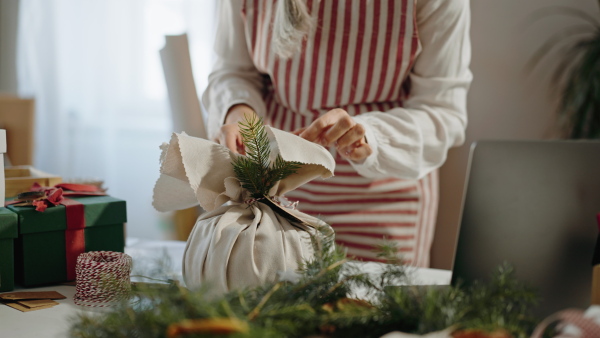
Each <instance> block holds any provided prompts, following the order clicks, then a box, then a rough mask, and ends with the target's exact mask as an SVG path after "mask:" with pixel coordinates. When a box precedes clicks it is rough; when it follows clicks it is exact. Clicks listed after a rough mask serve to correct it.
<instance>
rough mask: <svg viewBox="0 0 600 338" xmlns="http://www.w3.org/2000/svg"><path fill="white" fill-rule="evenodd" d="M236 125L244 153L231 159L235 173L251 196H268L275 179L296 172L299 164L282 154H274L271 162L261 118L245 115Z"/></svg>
mask: <svg viewBox="0 0 600 338" xmlns="http://www.w3.org/2000/svg"><path fill="white" fill-rule="evenodd" d="M239 125H240V134H241V135H242V142H243V143H244V146H245V148H246V156H238V157H236V158H234V159H233V170H234V172H235V175H236V177H237V178H238V179H239V180H240V182H241V184H242V187H243V188H244V189H246V190H248V191H250V193H251V194H252V197H254V198H261V197H265V196H269V190H271V188H273V186H275V184H276V183H277V182H279V181H280V180H282V179H284V178H286V177H288V176H290V175H292V174H295V173H296V172H297V171H298V169H300V166H301V165H302V164H301V163H299V162H290V161H285V160H284V159H283V158H282V157H281V155H277V157H276V158H275V161H274V162H273V163H271V162H270V156H271V146H270V141H269V138H268V136H267V132H266V131H265V126H264V124H263V121H262V119H260V118H258V117H256V116H253V117H251V118H248V117H246V120H245V121H244V122H240V124H239Z"/></svg>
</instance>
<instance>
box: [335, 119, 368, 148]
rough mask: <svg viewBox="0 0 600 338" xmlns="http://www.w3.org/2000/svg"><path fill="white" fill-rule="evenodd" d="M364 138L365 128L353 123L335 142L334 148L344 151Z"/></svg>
mask: <svg viewBox="0 0 600 338" xmlns="http://www.w3.org/2000/svg"><path fill="white" fill-rule="evenodd" d="M364 137H365V127H363V126H362V124H358V123H355V124H354V126H353V127H352V128H351V129H350V130H348V131H347V132H346V133H345V134H344V135H342V136H341V137H340V138H338V139H337V141H336V146H337V148H338V150H339V149H344V148H346V147H348V146H350V145H353V144H354V143H357V142H361V143H362V141H363V140H364Z"/></svg>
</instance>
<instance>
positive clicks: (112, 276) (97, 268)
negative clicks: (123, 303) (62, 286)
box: [73, 251, 132, 307]
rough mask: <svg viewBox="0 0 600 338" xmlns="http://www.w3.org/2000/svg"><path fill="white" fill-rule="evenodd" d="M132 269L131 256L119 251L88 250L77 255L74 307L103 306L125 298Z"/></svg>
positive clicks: (128, 292)
mask: <svg viewBox="0 0 600 338" xmlns="http://www.w3.org/2000/svg"><path fill="white" fill-rule="evenodd" d="M131 266H132V259H131V256H129V255H127V254H124V253H122V252H112V251H91V252H86V253H82V254H81V255H79V257H77V266H76V267H75V273H76V278H77V279H76V281H77V284H76V287H75V297H74V299H73V300H74V302H75V304H77V305H83V306H91V307H106V306H112V305H114V304H116V303H117V302H119V301H120V300H122V299H124V298H126V297H128V296H129V294H130V292H131V282H130V278H129V275H130V274H131Z"/></svg>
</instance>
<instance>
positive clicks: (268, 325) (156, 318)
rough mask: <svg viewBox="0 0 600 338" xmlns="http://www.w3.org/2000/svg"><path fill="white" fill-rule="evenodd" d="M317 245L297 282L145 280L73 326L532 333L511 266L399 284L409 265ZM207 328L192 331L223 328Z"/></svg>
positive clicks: (83, 331) (122, 330)
mask: <svg viewBox="0 0 600 338" xmlns="http://www.w3.org/2000/svg"><path fill="white" fill-rule="evenodd" d="M317 244H318V246H319V247H320V250H319V251H318V252H317V254H316V255H315V256H314V258H313V259H312V260H310V261H307V262H304V263H303V264H302V267H301V269H300V271H299V272H300V273H301V275H302V278H301V279H300V280H299V281H298V282H297V283H291V282H278V283H269V284H266V285H262V286H259V287H256V288H248V289H244V290H235V291H232V292H229V293H227V294H225V295H223V296H219V297H215V295H214V294H211V293H210V287H208V286H206V287H204V288H202V289H200V290H188V289H186V288H183V287H181V286H179V285H178V284H176V283H171V284H168V285H167V284H162V285H161V284H156V285H147V284H141V285H139V286H138V287H136V289H135V290H134V295H135V296H134V298H133V299H134V300H135V301H134V302H131V301H130V302H125V303H123V304H121V305H120V306H118V307H116V308H114V309H113V310H112V311H111V312H109V313H106V314H101V315H87V314H81V315H80V316H79V318H77V319H76V320H75V324H74V325H73V327H72V328H71V332H70V334H71V336H72V337H82V338H83V337H106V338H119V337H165V336H166V332H168V331H169V330H170V331H169V332H177V331H178V330H179V331H182V332H185V330H186V327H187V326H185V325H190V323H192V324H196V325H197V326H202V325H204V324H205V323H211V322H215V323H221V324H222V323H227V320H223V319H231V320H230V322H232V327H231V328H227V327H225V328H222V329H224V330H225V329H229V330H228V332H232V334H231V335H229V336H228V337H251V338H253V337H308V336H319V337H380V336H382V335H384V334H386V333H389V332H392V331H402V332H407V333H417V334H424V333H429V332H434V331H440V330H443V329H446V328H448V327H454V328H456V329H457V330H470V329H472V330H478V331H482V332H498V331H502V332H506V333H508V334H511V335H513V336H514V337H526V336H528V335H529V334H530V333H531V332H532V331H533V328H534V327H535V322H536V321H535V320H534V319H533V318H532V317H531V316H530V310H531V307H532V305H533V304H534V302H535V294H534V293H533V292H532V291H531V290H530V289H529V288H528V287H526V286H525V285H523V284H522V283H520V282H519V281H518V280H517V279H516V278H515V276H514V271H513V269H512V268H510V267H509V266H507V265H504V266H501V267H500V268H499V269H498V271H497V272H496V273H495V274H494V275H493V276H492V279H491V281H490V282H487V283H484V282H480V283H476V284H474V285H471V286H464V285H463V286H445V287H436V286H431V287H428V286H393V285H398V284H396V282H400V281H404V282H407V281H410V280H409V279H410V278H409V276H408V274H407V268H406V267H404V266H400V265H393V264H389V265H386V267H385V269H384V271H383V273H382V275H386V276H387V277H385V278H383V277H381V276H374V277H372V276H369V275H367V274H365V273H364V272H363V271H360V268H356V267H354V268H346V267H345V266H344V264H340V262H342V261H345V260H346V257H345V252H344V250H343V249H342V248H340V247H337V246H335V244H334V242H333V240H332V238H331V237H329V238H325V239H323V240H315V247H317ZM384 246H385V245H384ZM388 249H389V248H388ZM390 253H391V251H389V250H388V252H387V253H384V254H383V255H384V257H387V256H389V254H390ZM389 258H390V259H391V258H392V257H389ZM394 278H395V279H394ZM357 286H362V287H364V288H367V289H369V291H370V292H371V294H372V295H373V296H374V297H373V298H372V299H373V301H372V303H371V304H369V303H367V302H365V301H360V300H353V299H349V298H348V296H349V294H350V293H351V291H352V290H353V288H356V287H357ZM213 320H214V321H213ZM213 324H214V323H213ZM234 324H235V325H234ZM212 326H215V325H212ZM240 327H243V328H244V330H240V329H239V328H240ZM236 328H237V331H236ZM206 330H207V328H206V327H204V328H203V331H192V333H193V332H195V333H193V335H186V337H211V336H217V332H212V331H206ZM225 331H227V330H225ZM463 332H464V331H463ZM171 337H174V336H171Z"/></svg>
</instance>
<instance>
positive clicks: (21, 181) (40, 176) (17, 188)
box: [4, 166, 62, 198]
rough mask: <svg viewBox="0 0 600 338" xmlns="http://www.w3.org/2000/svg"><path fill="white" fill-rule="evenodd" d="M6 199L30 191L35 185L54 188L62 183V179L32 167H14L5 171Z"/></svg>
mask: <svg viewBox="0 0 600 338" xmlns="http://www.w3.org/2000/svg"><path fill="white" fill-rule="evenodd" d="M4 175H5V184H6V197H7V198H12V197H16V196H17V195H18V194H20V193H22V192H25V191H29V190H30V189H31V186H32V185H33V184H34V183H36V182H37V183H39V184H40V185H41V186H43V187H53V186H55V185H57V184H59V183H61V182H62V178H61V177H59V176H56V175H52V174H48V173H45V172H43V171H41V170H38V169H35V168H33V167H31V166H14V167H7V168H5V169H4Z"/></svg>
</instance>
